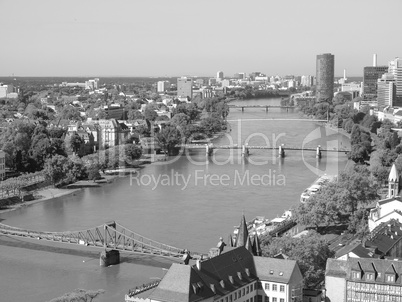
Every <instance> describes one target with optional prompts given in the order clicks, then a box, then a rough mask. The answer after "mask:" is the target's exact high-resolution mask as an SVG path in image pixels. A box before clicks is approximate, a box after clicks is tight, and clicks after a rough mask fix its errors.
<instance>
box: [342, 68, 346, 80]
mask: <svg viewBox="0 0 402 302" xmlns="http://www.w3.org/2000/svg"><path fill="white" fill-rule="evenodd" d="M343 79H344V80H346V69H344V70H343Z"/></svg>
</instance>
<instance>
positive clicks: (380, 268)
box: [325, 258, 402, 302]
mask: <svg viewBox="0 0 402 302" xmlns="http://www.w3.org/2000/svg"><path fill="white" fill-rule="evenodd" d="M401 273H402V262H400V261H393V260H385V259H369V258H366V259H362V258H349V259H347V260H336V259H328V260H327V267H326V271H325V288H326V301H328V302H360V301H365V302H371V301H372V302H378V301H384V302H385V301H396V302H402V278H401Z"/></svg>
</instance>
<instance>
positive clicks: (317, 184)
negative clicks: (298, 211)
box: [300, 174, 335, 203]
mask: <svg viewBox="0 0 402 302" xmlns="http://www.w3.org/2000/svg"><path fill="white" fill-rule="evenodd" d="M334 179H335V176H334V175H327V174H324V175H322V176H320V177H318V178H317V179H316V180H315V181H314V182H313V183H312V184H311V185H310V186H309V187H308V188H307V189H305V190H304V191H303V193H301V195H300V202H301V203H305V202H306V201H307V200H308V199H309V198H310V197H311V196H312V195H314V194H316V193H318V192H319V191H321V189H322V188H323V187H325V186H326V185H327V184H328V183H329V182H331V181H333V180H334Z"/></svg>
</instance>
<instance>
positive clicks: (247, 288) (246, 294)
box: [246, 286, 250, 295]
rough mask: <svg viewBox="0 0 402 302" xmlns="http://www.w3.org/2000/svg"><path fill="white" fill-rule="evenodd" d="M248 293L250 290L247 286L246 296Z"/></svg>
mask: <svg viewBox="0 0 402 302" xmlns="http://www.w3.org/2000/svg"><path fill="white" fill-rule="evenodd" d="M249 292H250V289H249V287H248V286H247V287H246V295H247V294H248V293H249Z"/></svg>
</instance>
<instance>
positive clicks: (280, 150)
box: [278, 144, 285, 158]
mask: <svg viewBox="0 0 402 302" xmlns="http://www.w3.org/2000/svg"><path fill="white" fill-rule="evenodd" d="M278 151H279V152H278V153H279V154H278V157H282V158H283V157H285V145H284V144H282V145H280V146H279V148H278Z"/></svg>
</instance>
